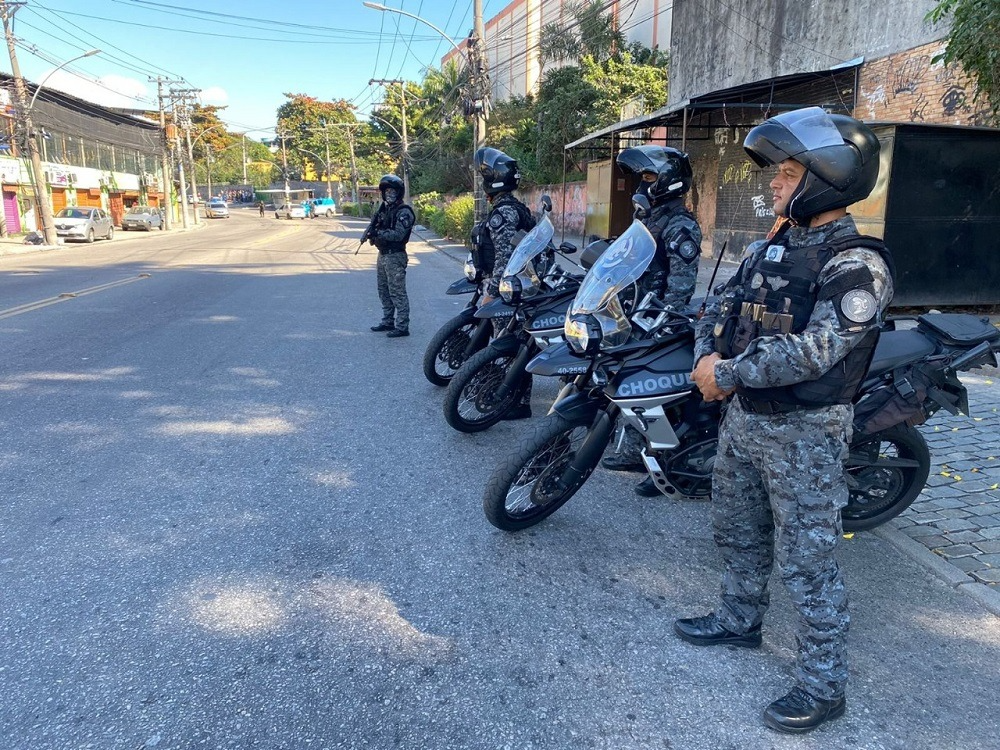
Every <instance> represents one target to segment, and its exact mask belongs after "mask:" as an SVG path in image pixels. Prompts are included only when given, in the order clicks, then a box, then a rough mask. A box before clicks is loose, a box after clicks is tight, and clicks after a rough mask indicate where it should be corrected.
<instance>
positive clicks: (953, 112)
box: [858, 43, 990, 125]
mask: <svg viewBox="0 0 1000 750" xmlns="http://www.w3.org/2000/svg"><path fill="white" fill-rule="evenodd" d="M941 52H942V48H941V46H940V44H939V43H935V44H931V45H924V46H923V47H919V48H917V49H914V50H909V51H907V52H904V53H900V54H897V55H890V56H888V57H885V58H882V59H881V60H875V61H873V62H871V63H869V64H867V65H865V66H864V67H863V68H862V71H861V81H860V83H861V85H860V91H859V93H860V94H861V98H862V99H863V103H862V104H861V106H860V107H859V109H860V110H861V111H860V112H859V113H858V114H859V115H862V116H865V117H866V119H870V120H879V119H888V120H905V119H908V120H909V121H910V122H927V123H934V124H948V125H988V124H990V113H989V109H988V107H987V106H986V103H985V101H979V100H977V98H976V88H975V84H974V83H973V81H972V80H971V79H969V77H968V76H966V75H965V73H964V72H963V71H962V69H961V67H960V66H958V65H945V64H944V63H943V62H941V61H940V60H938V61H935V58H936V57H937V56H938V55H939V54H940V53H941Z"/></svg>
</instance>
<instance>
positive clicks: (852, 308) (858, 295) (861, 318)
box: [840, 289, 878, 323]
mask: <svg viewBox="0 0 1000 750" xmlns="http://www.w3.org/2000/svg"><path fill="white" fill-rule="evenodd" d="M840 311H841V313H843V315H844V317H845V318H847V319H848V320H849V321H851V322H852V323H868V322H869V321H871V320H873V319H874V318H875V314H876V313H877V312H878V302H877V301H876V299H875V295H874V294H872V293H871V292H869V291H868V290H866V289H852V290H850V291H849V292H846V293H845V294H844V296H843V297H841V298H840Z"/></svg>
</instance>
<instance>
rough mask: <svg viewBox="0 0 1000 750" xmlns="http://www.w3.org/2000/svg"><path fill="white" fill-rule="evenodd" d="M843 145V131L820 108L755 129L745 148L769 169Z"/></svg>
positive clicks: (797, 112)
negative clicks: (785, 161)
mask: <svg viewBox="0 0 1000 750" xmlns="http://www.w3.org/2000/svg"><path fill="white" fill-rule="evenodd" d="M843 143H844V139H843V137H842V136H841V135H840V131H839V130H837V126H836V125H835V124H834V122H833V120H832V119H831V118H830V116H829V115H828V114H827V113H826V112H824V111H823V110H822V109H820V108H819V107H806V108H805V109H797V110H795V111H794V112H784V113H782V114H780V115H778V116H777V117H772V118H771V119H770V120H766V121H765V122H763V123H762V124H760V125H758V126H757V127H755V128H753V130H751V131H750V132H749V133H748V134H747V137H746V140H745V141H744V142H743V147H744V148H745V149H746V151H747V153H749V154H750V156H751V157H752V158H753V160H754V161H756V162H757V164H758V166H761V167H766V166H773V165H775V164H780V163H781V162H783V161H784V160H785V159H795V158H796V157H798V156H800V155H802V154H804V153H806V152H809V151H815V150H817V149H821V148H826V147H828V146H840V145H843Z"/></svg>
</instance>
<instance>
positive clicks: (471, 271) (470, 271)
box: [465, 255, 476, 282]
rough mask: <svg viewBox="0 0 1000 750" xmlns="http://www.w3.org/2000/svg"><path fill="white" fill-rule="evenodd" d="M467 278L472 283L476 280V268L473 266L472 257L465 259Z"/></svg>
mask: <svg viewBox="0 0 1000 750" xmlns="http://www.w3.org/2000/svg"><path fill="white" fill-rule="evenodd" d="M465 278H467V279H468V280H469V281H472V282H475V280H476V267H475V266H474V265H473V264H472V256H471V255H470V256H469V257H468V258H466V259H465Z"/></svg>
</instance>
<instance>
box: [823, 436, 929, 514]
mask: <svg viewBox="0 0 1000 750" xmlns="http://www.w3.org/2000/svg"><path fill="white" fill-rule="evenodd" d="M929 472H930V451H929V450H928V449H927V443H926V442H925V441H924V439H923V436H922V435H921V434H920V433H919V432H918V431H917V430H916V428H913V427H908V426H905V425H901V426H897V427H893V428H891V429H888V430H884V431H882V432H879V433H876V434H875V435H867V436H863V437H860V438H857V439H855V440H854V441H853V442H852V444H851V452H850V456H849V458H848V460H847V482H848V487H849V489H850V498H849V500H848V503H847V507H845V508H844V509H843V510H842V511H841V518H842V519H843V522H844V531H863V530H865V529H871V528H874V527H876V526H880V525H881V524H883V523H885V522H886V521H888V520H889V519H891V518H895V517H896V516H898V515H899V514H900V513H902V512H903V511H904V510H906V509H907V508H908V507H909V506H910V504H911V503H912V502H913V501H914V500H915V499H916V497H917V495H919V494H920V491H921V490H922V489H923V488H924V484H925V483H926V482H927V475H928V473H929Z"/></svg>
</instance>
